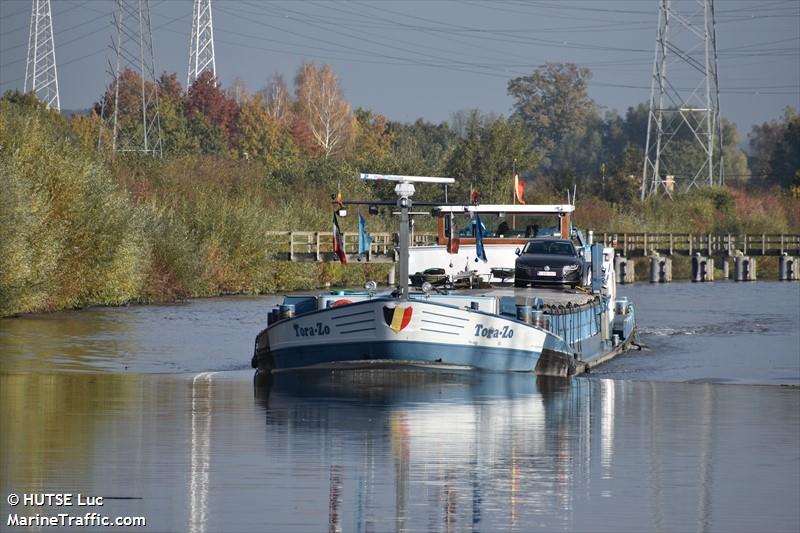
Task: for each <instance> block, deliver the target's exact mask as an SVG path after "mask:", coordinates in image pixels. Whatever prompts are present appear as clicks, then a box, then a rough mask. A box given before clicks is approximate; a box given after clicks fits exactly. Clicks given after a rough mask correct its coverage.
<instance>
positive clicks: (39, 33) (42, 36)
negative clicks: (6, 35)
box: [24, 0, 61, 111]
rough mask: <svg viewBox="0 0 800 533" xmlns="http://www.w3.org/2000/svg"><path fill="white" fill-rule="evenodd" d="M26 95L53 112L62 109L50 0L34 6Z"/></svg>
mask: <svg viewBox="0 0 800 533" xmlns="http://www.w3.org/2000/svg"><path fill="white" fill-rule="evenodd" d="M24 91H25V92H28V91H33V92H34V93H36V96H38V97H39V99H40V100H41V101H42V102H44V103H45V104H46V105H47V107H48V108H50V109H55V110H57V111H59V110H60V109H61V101H60V100H59V98H58V72H57V71H56V45H55V41H54V40H53V16H52V13H51V11H50V0H33V1H32V4H31V29H30V34H29V36H28V59H27V61H26V63H25V87H24Z"/></svg>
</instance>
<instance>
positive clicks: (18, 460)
mask: <svg viewBox="0 0 800 533" xmlns="http://www.w3.org/2000/svg"><path fill="white" fill-rule="evenodd" d="M620 291H621V292H622V293H623V294H625V295H627V296H629V297H630V298H631V299H632V300H633V301H634V302H635V303H636V305H637V310H638V313H639V318H640V325H641V328H642V335H641V341H642V343H644V344H645V345H647V346H648V349H647V350H644V351H641V352H632V353H630V354H627V355H625V356H624V357H622V358H619V359H617V360H615V361H613V362H611V363H609V364H608V365H605V366H603V367H600V368H598V369H596V371H595V372H593V373H592V374H591V375H588V376H583V377H579V378H575V379H571V380H559V379H542V378H538V379H537V378H535V377H533V376H529V375H519V374H493V373H477V372H473V373H469V372H449V373H447V372H440V373H425V372H419V371H403V372H398V371H394V372H386V371H383V372H377V371H372V372H352V373H330V372H324V373H303V374H295V375H289V374H286V375H281V376H277V377H276V378H275V379H273V380H254V377H253V372H252V370H250V368H249V358H250V355H251V353H252V344H253V338H254V336H255V334H256V333H257V331H258V330H259V329H260V328H261V327H262V324H263V322H264V318H265V315H266V312H267V310H268V309H269V307H270V306H271V305H272V304H274V303H275V302H276V301H277V300H276V299H275V298H270V297H262V298H221V299H207V300H195V301H191V302H188V303H185V304H179V305H164V306H146V307H129V308H118V309H92V310H85V311H80V312H68V313H56V314H51V315H42V316H25V317H21V318H14V319H6V320H2V321H0V493H1V494H0V495H2V498H1V499H0V520H2V522H0V530H2V531H6V530H9V531H15V530H20V531H21V530H23V529H27V528H23V527H17V526H13V525H12V526H9V525H8V524H9V522H8V520H9V517H10V516H11V517H14V516H16V517H22V516H26V517H31V516H34V515H37V514H38V515H40V516H57V515H58V514H59V513H67V514H72V515H80V516H84V514H85V513H86V512H98V513H100V514H102V515H103V516H107V517H111V518H113V517H118V516H119V517H145V518H146V520H147V527H139V528H131V529H133V530H141V531H150V532H154V531H192V532H202V531H209V532H210V531H281V532H283V531H302V532H305V531H325V530H327V531H363V532H367V531H434V532H437V531H520V532H526V531H537V530H541V531H562V530H563V531H570V530H578V531H643V530H657V531H795V532H796V531H798V529H800V506H798V504H797V502H798V501H800V387H798V385H800V284H797V283H793V284H788V283H784V284H780V283H777V282H776V283H770V282H756V283H751V284H733V283H725V282H715V283H710V284H689V283H673V284H669V285H653V286H651V285H645V284H641V285H632V286H626V287H621V288H620ZM41 493H60V494H63V493H70V494H73V495H77V494H78V493H80V494H82V497H83V498H87V497H103V498H104V500H103V505H101V506H100V505H94V506H89V507H86V506H84V507H78V506H76V505H74V500H73V506H61V507H58V506H55V505H43V506H31V505H24V503H19V504H17V505H15V506H12V505H10V504H9V500H12V501H13V499H12V498H11V497H10V495H12V494H14V495H19V496H20V497H24V495H26V494H28V495H30V494H41ZM73 497H74V496H73ZM80 530H82V531H90V530H93V528H91V527H81V528H80Z"/></svg>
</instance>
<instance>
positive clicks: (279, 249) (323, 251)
mask: <svg viewBox="0 0 800 533" xmlns="http://www.w3.org/2000/svg"><path fill="white" fill-rule="evenodd" d="M370 235H371V236H372V244H371V245H370V252H369V255H368V257H367V258H365V259H366V260H369V261H372V262H394V261H395V260H396V257H395V247H396V246H397V242H398V238H397V234H396V233H371V234H370ZM266 237H267V238H266V242H265V245H266V249H267V253H268V254H269V255H270V257H272V258H274V259H278V260H283V261H287V260H288V261H333V260H335V257H334V254H333V233H331V232H329V231H327V232H326V231H270V232H267V235H266ZM343 237H344V249H345V251H346V253H347V254H348V256H350V257H353V258H355V257H357V255H358V234H357V233H344V234H343ZM595 240H596V241H597V242H602V243H604V244H605V245H606V246H613V247H614V248H615V249H616V251H617V253H618V254H621V255H623V256H625V257H637V256H640V257H641V256H645V255H649V254H651V253H652V252H658V253H659V254H663V255H694V254H695V253H700V254H703V255H708V256H713V255H729V256H730V255H735V254H736V252H737V251H739V252H742V253H743V254H745V255H764V256H767V255H772V256H778V255H783V254H784V253H787V254H789V255H794V256H800V234H770V233H758V234H753V233H742V234H730V233H729V234H713V233H707V234H706V233H702V234H700V233H611V232H602V233H595ZM435 242H436V234H435V233H414V234H413V235H412V246H422V245H427V244H434V243H435Z"/></svg>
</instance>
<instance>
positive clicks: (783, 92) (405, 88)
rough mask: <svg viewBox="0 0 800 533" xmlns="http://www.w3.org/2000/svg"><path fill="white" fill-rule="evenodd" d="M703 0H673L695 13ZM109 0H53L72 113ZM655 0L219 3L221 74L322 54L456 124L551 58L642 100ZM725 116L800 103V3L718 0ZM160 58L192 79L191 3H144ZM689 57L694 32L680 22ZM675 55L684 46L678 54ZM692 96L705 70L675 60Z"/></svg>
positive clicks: (605, 88) (593, 86) (13, 52)
mask: <svg viewBox="0 0 800 533" xmlns="http://www.w3.org/2000/svg"><path fill="white" fill-rule="evenodd" d="M702 3H703V0H672V6H673V8H674V9H675V11H676V13H677V14H679V15H682V16H684V17H688V18H690V19H691V20H698V19H697V18H693V17H694V16H695V15H696V14H697V13H698V8H699V6H702ZM115 4H116V2H112V1H111V0H52V13H53V27H54V34H55V36H54V39H55V43H56V63H57V67H58V83H59V92H60V99H61V107H62V109H83V108H88V107H89V106H90V105H92V103H93V102H95V101H96V100H98V99H99V97H100V95H101V94H102V92H103V88H104V86H105V85H107V84H108V82H109V74H108V64H109V60H110V58H111V52H110V49H109V44H110V42H111V35H112V29H113V28H112V24H111V13H112V10H113V9H114V7H115ZM659 5H660V0H527V1H502V0H495V1H492V2H488V1H472V0H451V1H444V0H416V1H413V0H406V1H391V0H383V1H376V0H371V1H367V0H364V1H356V0H288V1H287V0H283V1H271V0H254V1H245V0H212V6H213V8H212V10H213V19H214V37H215V50H216V65H217V76H218V77H219V78H220V80H221V82H222V85H223V87H227V86H230V84H231V83H232V82H233V80H234V79H236V78H239V79H241V80H242V81H243V82H244V84H245V86H246V87H247V89H248V91H250V92H255V91H256V90H258V89H260V88H262V87H263V86H264V85H265V84H266V83H267V82H268V80H269V79H270V77H271V76H272V74H273V73H278V74H281V75H282V76H283V77H284V79H286V80H287V81H288V82H291V80H292V79H293V78H294V74H295V72H296V71H297V68H298V66H299V65H300V64H301V63H302V62H303V61H314V62H317V63H318V64H322V63H328V64H330V65H331V66H332V67H333V70H334V72H335V73H336V74H337V76H338V78H339V81H340V84H341V86H342V89H343V91H344V95H345V98H346V99H347V100H348V101H349V102H350V103H351V105H352V106H353V108H358V107H362V108H365V109H371V110H373V111H375V112H377V113H380V114H383V115H384V116H386V117H388V118H389V119H390V120H396V121H413V120H416V119H417V118H423V119H425V120H428V121H432V122H437V123H438V122H441V121H445V120H448V119H449V118H450V117H451V115H452V114H453V113H454V112H457V111H459V110H462V109H475V108H477V109H480V110H481V111H483V112H487V113H495V114H502V115H508V114H509V113H510V112H511V111H512V105H513V100H512V99H511V97H509V96H508V94H507V85H508V81H509V80H510V79H512V78H515V77H519V76H525V75H529V74H530V73H531V72H533V70H534V69H536V68H537V67H538V66H540V65H542V64H544V63H546V62H573V63H577V64H578V65H579V66H584V67H587V68H589V69H591V71H592V73H593V77H592V79H591V81H590V82H589V94H590V96H591V97H592V98H593V99H594V100H595V101H596V102H597V103H598V105H600V106H601V107H602V108H603V109H606V110H617V111H618V112H620V113H622V114H624V112H625V110H626V109H627V108H628V107H629V106H635V105H637V104H639V103H642V102H648V101H649V98H650V86H651V79H652V77H653V76H652V73H653V58H654V50H655V43H656V29H657V26H658V14H659ZM714 7H715V18H716V28H715V29H716V42H717V55H718V73H719V76H718V77H719V87H720V109H721V114H722V116H724V117H726V118H728V119H729V120H732V121H733V122H735V123H736V124H737V126H738V129H739V132H740V135H741V136H742V140H744V137H745V136H746V134H747V132H748V131H749V130H750V127H751V126H752V125H753V124H760V123H763V122H765V121H769V120H772V119H777V118H780V117H781V116H782V115H783V109H784V108H785V107H786V106H787V105H791V106H794V107H795V108H800V0H716V1H715V2H714ZM150 11H151V20H152V33H153V46H154V51H155V63H156V70H157V71H158V72H160V71H164V70H166V71H168V72H176V73H177V74H178V79H179V80H181V82H182V83H185V80H186V75H187V67H188V46H189V35H190V31H191V17H192V1H191V0H150ZM30 13H31V0H0V91H2V92H5V91H7V90H10V89H22V88H23V84H24V78H25V62H26V53H27V41H28V32H29V24H30ZM670 41H671V43H672V44H673V45H674V46H675V47H677V49H679V50H682V51H686V52H689V53H691V54H694V55H695V56H696V57H702V54H701V55H700V56H697V52H699V51H700V49H698V48H697V47H699V46H701V41H700V39H699V38H697V37H694V36H692V34H691V33H690V32H688V31H686V30H684V29H682V28H681V27H680V25H678V24H676V23H675V22H674V21H673V23H672V25H671V34H670ZM673 57H677V55H673ZM667 77H668V81H669V82H670V83H671V84H672V85H674V86H675V87H678V88H679V90H680V91H681V92H682V93H686V91H689V92H691V89H692V88H696V87H698V88H699V89H698V90H699V91H700V94H701V95H704V91H705V85H704V84H702V83H701V85H700V86H698V85H697V84H698V83H699V82H700V81H702V77H701V76H700V74H699V71H697V70H693V69H692V68H690V67H689V65H688V63H686V62H685V61H681V60H676V61H673V62H672V63H668V71H667Z"/></svg>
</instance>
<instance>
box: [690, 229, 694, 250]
mask: <svg viewBox="0 0 800 533" xmlns="http://www.w3.org/2000/svg"><path fill="white" fill-rule="evenodd" d="M693 240H694V235H693V234H692V233H690V234H689V255H692V254H693V252H694V250H693V249H692V248H693V246H692V244H693V242H692V241H693Z"/></svg>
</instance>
